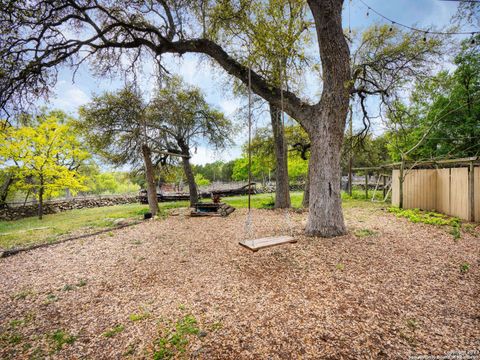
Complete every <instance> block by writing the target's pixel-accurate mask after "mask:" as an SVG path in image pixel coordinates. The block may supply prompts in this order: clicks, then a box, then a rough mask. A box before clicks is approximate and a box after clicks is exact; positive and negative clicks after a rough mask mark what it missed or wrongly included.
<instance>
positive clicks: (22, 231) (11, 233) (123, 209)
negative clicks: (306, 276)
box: [0, 190, 380, 249]
mask: <svg viewBox="0 0 480 360" xmlns="http://www.w3.org/2000/svg"><path fill="white" fill-rule="evenodd" d="M379 194H380V193H379ZM302 197H303V192H292V193H291V201H292V206H293V207H295V208H299V207H301V204H302ZM274 198H275V195H274V194H258V195H253V196H252V207H253V208H268V207H271V206H272V205H273V201H274ZM342 199H343V206H344V207H355V206H357V207H365V206H371V203H370V202H367V201H365V195H364V193H363V192H362V191H359V190H355V191H354V193H353V196H352V197H349V196H348V195H347V194H344V193H343V194H342ZM204 201H207V200H204ZM223 201H224V202H226V203H228V204H229V205H232V206H233V207H236V208H246V207H247V206H248V202H247V196H234V197H228V198H224V199H223ZM187 206H188V202H186V201H178V202H166V203H160V209H161V210H166V209H173V208H179V207H187ZM147 211H148V206H147V205H144V204H126V205H116V206H106V207H99V208H92V209H79V210H71V211H65V212H61V213H58V214H51V215H45V216H44V218H43V220H39V219H38V218H36V217H29V218H25V219H20V220H15V221H0V248H3V249H11V248H13V247H23V246H28V245H32V244H38V243H45V242H54V241H55V240H57V239H58V237H59V236H61V235H66V234H69V233H72V232H77V233H78V232H83V233H87V232H95V231H98V230H101V229H108V228H109V227H113V226H116V223H115V220H117V219H121V218H124V219H135V218H136V219H139V220H140V219H142V218H143V214H144V213H145V212H147Z"/></svg>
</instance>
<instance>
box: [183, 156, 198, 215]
mask: <svg viewBox="0 0 480 360" xmlns="http://www.w3.org/2000/svg"><path fill="white" fill-rule="evenodd" d="M184 154H185V153H184ZM185 155H188V151H187V152H186V154H185ZM182 163H183V171H184V172H185V176H186V178H187V182H188V190H189V193H190V206H195V203H197V202H198V192H197V184H195V176H193V171H192V165H191V164H190V159H189V158H188V157H182Z"/></svg>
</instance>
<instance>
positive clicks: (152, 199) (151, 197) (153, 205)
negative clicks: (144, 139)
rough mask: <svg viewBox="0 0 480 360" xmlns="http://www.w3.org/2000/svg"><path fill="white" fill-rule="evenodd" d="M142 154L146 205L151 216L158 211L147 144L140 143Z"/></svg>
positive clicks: (150, 153)
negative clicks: (145, 184) (145, 182)
mask: <svg viewBox="0 0 480 360" xmlns="http://www.w3.org/2000/svg"><path fill="white" fill-rule="evenodd" d="M142 154H143V161H144V163H145V177H146V180H147V199H148V207H149V209H150V212H151V213H152V216H156V215H157V213H158V198H157V187H156V186H155V176H154V175H153V164H152V152H151V150H150V148H149V147H148V145H146V144H143V145H142Z"/></svg>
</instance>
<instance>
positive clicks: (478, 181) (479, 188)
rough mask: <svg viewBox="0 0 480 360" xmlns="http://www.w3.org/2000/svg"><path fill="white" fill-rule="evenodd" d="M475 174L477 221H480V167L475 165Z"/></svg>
mask: <svg viewBox="0 0 480 360" xmlns="http://www.w3.org/2000/svg"><path fill="white" fill-rule="evenodd" d="M474 169H475V171H474V172H473V174H474V181H473V183H474V187H473V189H474V190H473V191H474V195H473V198H474V200H475V221H477V222H480V167H478V166H477V167H475V168H474Z"/></svg>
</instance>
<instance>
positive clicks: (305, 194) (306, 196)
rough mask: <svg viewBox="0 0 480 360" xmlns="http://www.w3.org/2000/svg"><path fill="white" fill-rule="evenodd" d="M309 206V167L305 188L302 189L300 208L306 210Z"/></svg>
mask: <svg viewBox="0 0 480 360" xmlns="http://www.w3.org/2000/svg"><path fill="white" fill-rule="evenodd" d="M309 205H310V166H308V168H307V178H306V179H305V187H304V189H303V200H302V206H303V207H304V208H305V209H306V208H308V207H309Z"/></svg>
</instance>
